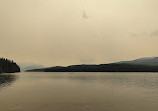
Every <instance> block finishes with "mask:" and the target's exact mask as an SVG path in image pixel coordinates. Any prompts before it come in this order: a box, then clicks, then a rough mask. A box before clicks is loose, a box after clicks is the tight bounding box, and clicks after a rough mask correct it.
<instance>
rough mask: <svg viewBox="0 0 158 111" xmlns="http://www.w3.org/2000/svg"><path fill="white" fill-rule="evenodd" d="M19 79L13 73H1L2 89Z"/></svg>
mask: <svg viewBox="0 0 158 111" xmlns="http://www.w3.org/2000/svg"><path fill="white" fill-rule="evenodd" d="M16 79H17V76H16V75H13V74H0V89H2V88H4V87H7V86H10V85H11V84H12V83H13V82H14V81H15V80H16Z"/></svg>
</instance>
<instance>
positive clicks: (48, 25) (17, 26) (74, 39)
mask: <svg viewBox="0 0 158 111" xmlns="http://www.w3.org/2000/svg"><path fill="white" fill-rule="evenodd" d="M157 12H158V0H0V56H1V57H7V58H9V59H13V60H14V61H16V62H33V63H37V64H43V65H45V66H54V65H70V64H86V63H90V64H93V63H96V64H99V63H108V62H115V61H121V60H131V59H136V58H140V57H150V56H151V57H152V56H158V49H157V48H158V14H157Z"/></svg>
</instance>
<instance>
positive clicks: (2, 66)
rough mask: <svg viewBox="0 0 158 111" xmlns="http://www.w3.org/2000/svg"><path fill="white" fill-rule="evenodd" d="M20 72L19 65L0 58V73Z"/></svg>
mask: <svg viewBox="0 0 158 111" xmlns="http://www.w3.org/2000/svg"><path fill="white" fill-rule="evenodd" d="M15 72H20V67H19V66H18V65H17V64H16V63H15V62H13V60H8V59H6V58H0V73H15Z"/></svg>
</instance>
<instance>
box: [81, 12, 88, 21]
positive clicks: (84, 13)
mask: <svg viewBox="0 0 158 111" xmlns="http://www.w3.org/2000/svg"><path fill="white" fill-rule="evenodd" d="M82 17H83V18H84V19H88V16H87V14H86V11H85V10H84V11H83V12H82Z"/></svg>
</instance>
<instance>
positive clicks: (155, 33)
mask: <svg viewBox="0 0 158 111" xmlns="http://www.w3.org/2000/svg"><path fill="white" fill-rule="evenodd" d="M150 35H151V36H158V30H156V31H153V32H151V34H150Z"/></svg>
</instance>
